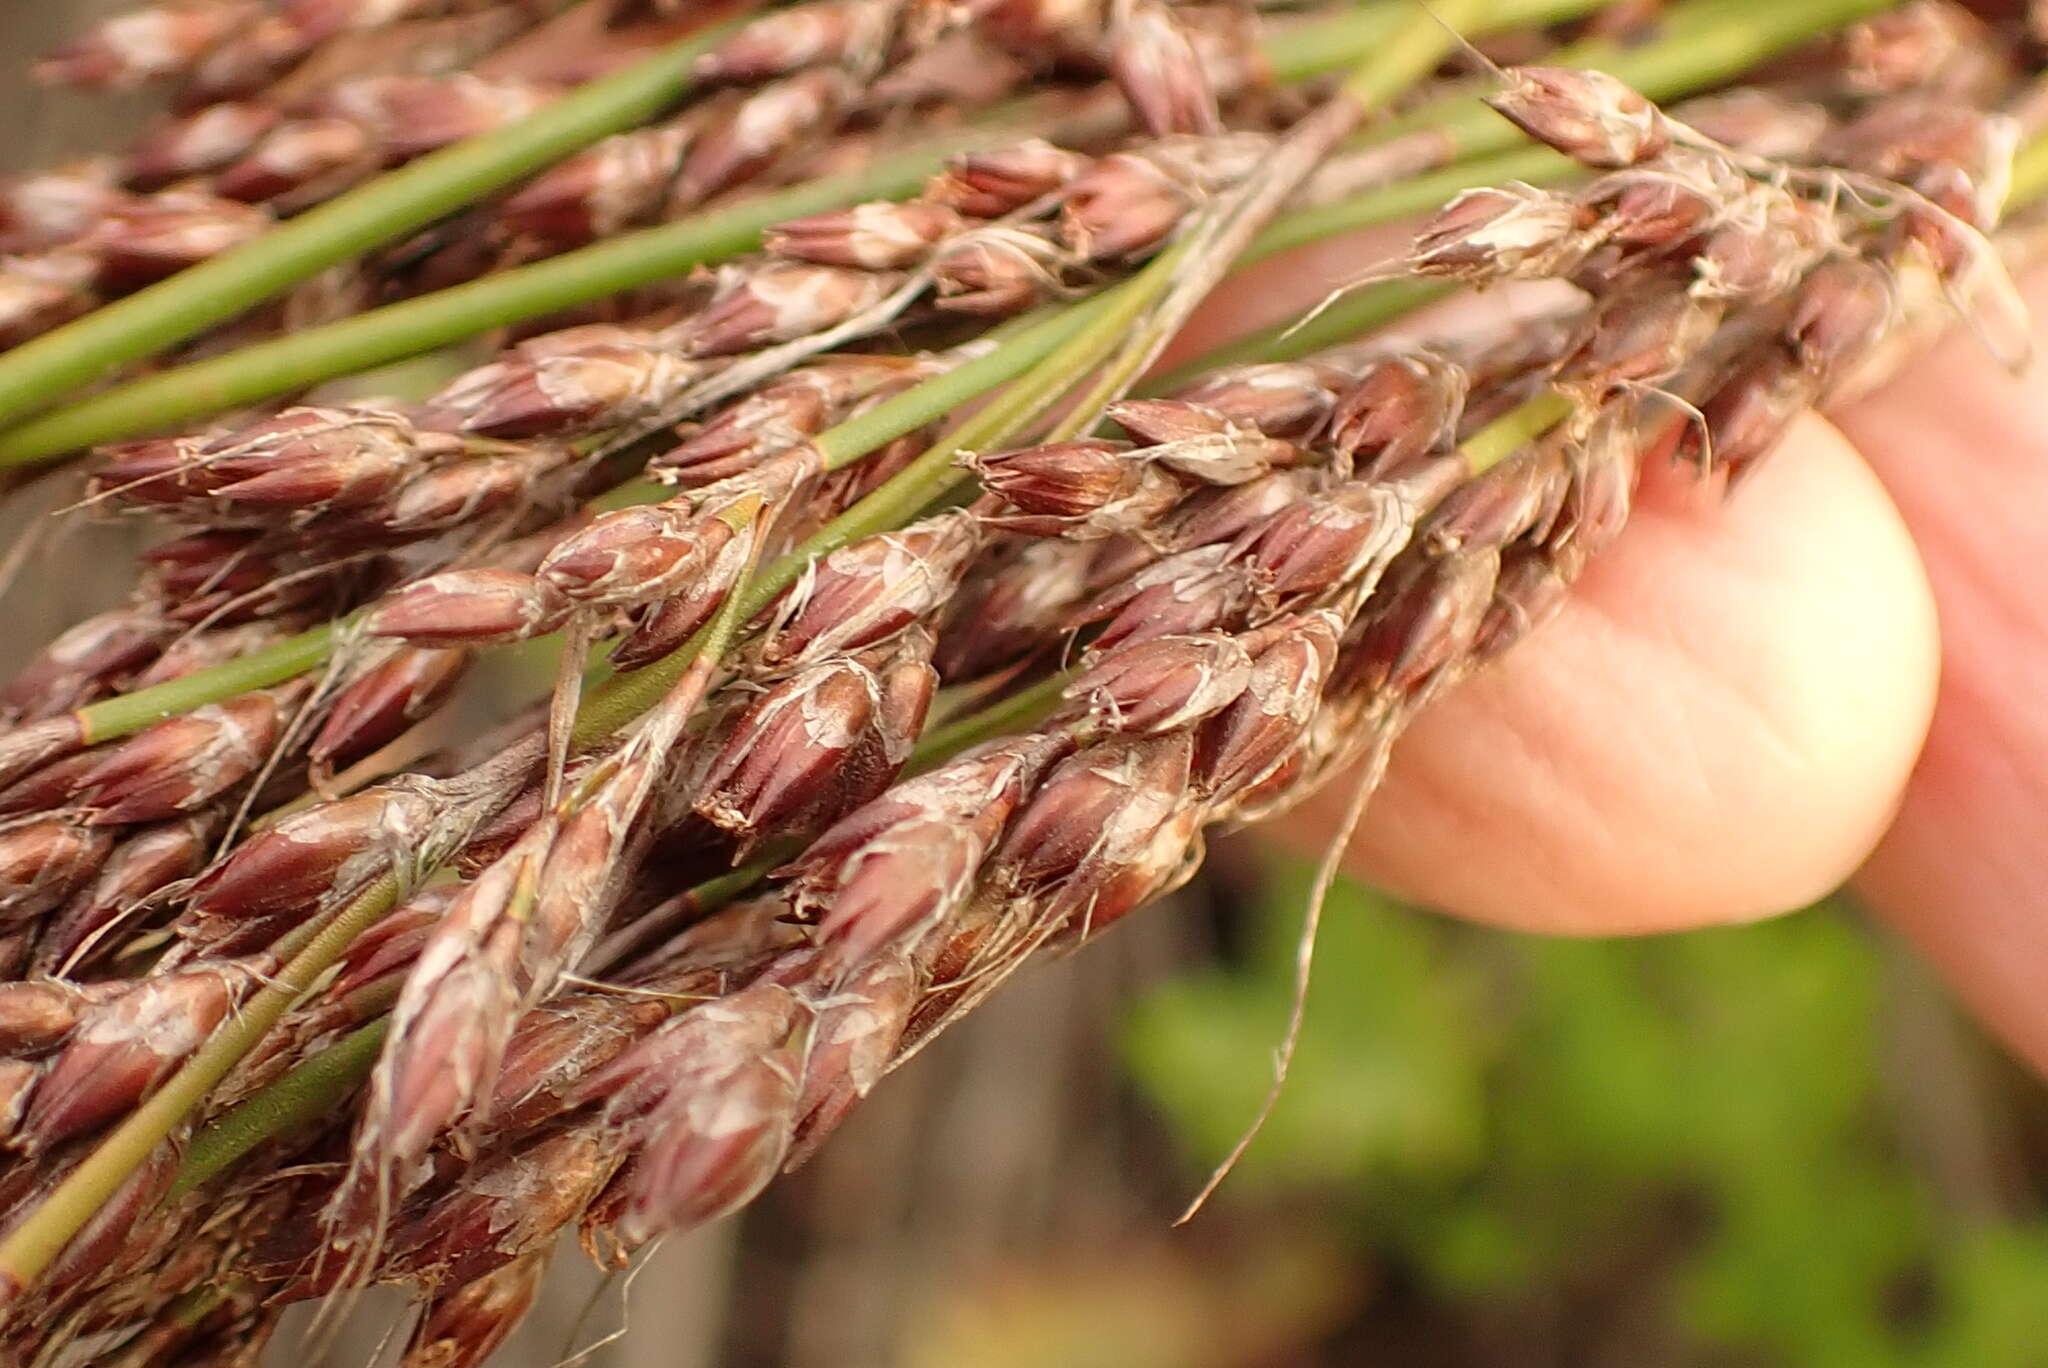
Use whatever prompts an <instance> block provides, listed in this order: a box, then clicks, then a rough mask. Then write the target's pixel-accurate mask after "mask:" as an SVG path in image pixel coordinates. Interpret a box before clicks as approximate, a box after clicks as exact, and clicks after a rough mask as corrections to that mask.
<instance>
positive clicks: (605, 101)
mask: <svg viewBox="0 0 2048 1368" xmlns="http://www.w3.org/2000/svg"><path fill="white" fill-rule="evenodd" d="M731 27H732V25H730V24H720V25H714V26H713V27H711V28H709V29H706V30H704V31H702V32H700V33H697V34H693V35H692V36H691V37H689V38H685V39H683V40H681V41H679V42H675V43H671V44H669V45H668V46H666V47H664V48H662V49H661V50H660V51H658V52H656V53H654V54H653V55H652V56H649V57H646V58H643V59H642V60H640V61H638V62H636V63H634V64H633V65H631V66H629V67H627V68H625V69H624V70H623V71H619V72H617V73H615V74H613V75H611V76H607V77H605V78H604V79H602V80H599V81H593V82H592V83H591V84H589V85H587V86H585V87H583V88H582V89H581V90H578V91H576V92H575V93H574V94H571V95H568V96H566V97H564V98H563V99H561V100H559V101H557V102H556V103H554V104H553V105H550V106H549V107H548V108H546V109H544V110H541V111H540V112H539V113H537V114H535V115H533V116H532V117H531V118H528V119H523V120H521V121H520V122H519V123H516V124H514V125H512V126H511V127H509V128H505V129H502V130H500V131H498V132H495V133H488V134H485V135H484V136H482V137H479V138H472V139H470V140H469V141H467V142H463V143H458V144H456V145H455V146H453V147H450V148H447V149H445V150H443V151H440V152H436V153H433V154H432V155H429V156H426V157H422V158H420V159H419V160H418V161H416V162H414V163H412V164H411V165H410V166H406V167H402V168H400V169H399V170H397V171H393V172H391V173H390V174H389V175H386V176H380V177H379V178H377V179H376V180H374V181H372V182H370V183H369V184H368V185H365V186H363V187H361V188H360V189H357V190H353V191H350V192H349V193H348V194H345V195H342V196H341V197H339V198H338V199H334V200H331V201H329V202H328V203H326V204H323V205H321V206H320V207H319V208H317V209H313V210H309V211H308V212H306V213H304V214H302V215H300V216H299V217H297V218H295V219H293V220H291V221H290V222H289V223H285V224H282V225H280V226H279V227H277V228H274V229H272V230H271V231H270V232H268V233H265V234H264V235H263V236H262V237H260V238H257V239H256V240H255V241H253V242H250V243H248V244H246V245H245V246H242V247H238V248H236V249H235V250H233V251H231V252H225V253H223V254H221V255H220V256H218V257H215V258H214V259H213V260H211V261H207V262H203V263H201V264H200V265H197V266H194V267H192V268H191V269H190V270H186V271H181V272H179V273H178V274H177V275H174V276H172V277H171V278H170V279H168V280H165V281H162V282H160V283H158V284H156V285H152V286H150V287H149V288H148V289H146V290H142V291H140V292H139V293H136V294H133V295H130V296H128V297H127V298H126V299H122V300H119V301H116V302H115V303H113V304H109V305H108V306H107V307H105V308H103V309H99V310H97V311H95V312H93V313H90V314H87V315H86V316H85V317H84V318H81V319H79V320H78V321H77V322H75V323H70V324H67V325H66V326H64V327H62V328H59V329H57V330H56V331H55V332H51V333H48V334H45V335H44V336H42V337H39V338H37V339H35V340H34V341H32V342H28V343H26V344H24V345H22V346H19V347H16V348H15V349H14V350H13V351H11V352H8V353H7V354H6V355H5V356H0V423H9V422H13V421H15V420H16V419H19V418H22V417H24V416H26V415H28V414H30V413H33V412H35V411H37V410H38V409H42V408H46V407H48V406H49V405H50V404H52V403H54V402H55V401H56V400H58V399H60V398H62V397H63V396H64V395H65V394H67V393H69V392H70V391H72V390H74V389H76V388H78V387H79V386H81V385H84V384H87V383H89V382H90V381H93V380H96V379H98V378H100V377H101V376H104V375H106V374H107V373H108V372H110V371H112V370H113V369H115V368H116V367H119V366H122V365H125V364H127V363H128V362H130V361H135V360H139V359H141V358H143V357H146V356H152V355H155V354H156V353H157V352H159V351H162V350H163V349H164V348H166V347H168V346H171V345H172V344H174V343H177V342H182V341H184V340H185V339H186V338H189V337H193V336H195V335H197V334H198V333H200V332H203V331H205V330H206V329H207V328H209V327H211V326H213V325H214V324H216V323H219V322H220V321H222V320H223V319H227V318H232V317H234V316H235V315H236V314H238V313H240V312H242V310H244V309H247V308H249V307H250V306H251V305H254V304H260V303H261V302H263V301H264V300H265V299H268V298H270V297H271V296H272V295H275V294H277V293H279V292H280V291H283V290H285V289H288V288H290V287H291V286H293V285H296V284H298V283H299V282H300V281H303V280H306V279H308V278H310V277H312V276H314V275H316V274H318V273H319V272H321V271H323V270H325V269H326V268H328V267H329V266H332V265H334V264H336V263H337V262H341V261H346V260H347V259H348V258H350V257H352V256H356V255H358V254H359V253H362V252H365V251H368V250H369V249H371V248H373V247H377V246H379V245H381V244H383V243H386V242H389V241H391V240H392V239H394V238H397V237H400V236H402V235H403V234H405V233H408V232H411V231H413V230H414V229H417V228H420V227H422V226H424V225H426V224H429V223H432V222H433V221H434V220H435V219H438V218H441V217H443V216H445V215H447V214H450V213H453V212H455V211H456V210H458V209H462V208H465V207H467V206H468V205H471V204H474V203H475V202H476V201H478V200H480V199H482V198H483V197H484V196H486V195H488V194H490V193H491V192H492V191H494V190H498V189H500V188H502V187H504V186H507V185H510V184H511V183H512V182H514V181H516V180H518V179H520V178H521V177H523V176H527V175H530V174H531V173H533V172H535V171H538V170H540V169H541V168H542V167H545V166H547V165H549V164H551V163H553V162H556V161H559V160H560V159H562V158H563V157H566V156H568V155H569V154H570V153H572V152H575V151H577V150H578V149H580V148H584V147H587V146H589V145H590V144H591V143H594V142H596V141H597V140H598V139H600V138H603V137H606V136H607V135H609V134H612V133H617V132H619V131H620V130H621V129H627V128H632V127H634V126H636V125H638V124H641V123H644V122H646V121H647V120H648V119H651V118H653V117H654V116H655V115H657V114H659V113H661V112H662V111H663V110H664V109H667V108H668V107H669V106H671V105H672V104H674V103H675V102H676V101H677V100H678V99H679V98H680V97H681V96H682V95H684V94H685V93H686V92H687V91H688V90H689V89H690V87H691V86H692V85H693V84H694V78H693V76H692V74H691V73H692V71H693V70H694V68H695V66H696V62H697V59H698V57H700V56H701V55H702V54H703V53H705V52H706V51H708V50H709V49H710V48H711V47H712V46H713V45H715V44H716V43H718V42H719V41H720V40H721V39H723V38H724V37H725V35H726V34H727V33H728V32H729V31H730V30H731Z"/></svg>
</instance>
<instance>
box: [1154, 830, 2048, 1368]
mask: <svg viewBox="0 0 2048 1368" xmlns="http://www.w3.org/2000/svg"><path fill="white" fill-rule="evenodd" d="M1274 882H1275V885H1276V887H1275V890H1274V894H1273V897H1272V899H1271V901H1270V905H1269V906H1268V907H1267V908H1266V909H1264V910H1263V911H1262V912H1261V913H1260V915H1259V916H1258V917H1257V919H1256V928H1257V935H1258V938H1259V939H1258V942H1257V944H1256V945H1255V947H1254V949H1253V953H1252V954H1251V956H1250V962H1249V963H1248V964H1246V965H1244V966H1240V967H1238V968H1236V969H1231V970H1217V971H1212V972H1208V973H1205V974H1201V975H1199V976H1195V977H1191V978H1187V979H1183V980H1181V981H1178V982H1175V983H1172V984H1170V985H1167V986H1165V987H1162V988H1160V989H1157V990H1156V991H1154V992H1152V993H1151V994H1150V995H1149V996H1148V997H1147V998H1146V999H1144V1000H1143V1001H1141V1002H1140V1003H1139V1004H1138V1006H1137V1008H1136V1010H1135V1011H1134V1013H1133V1015H1132V1018H1131V1020H1130V1024H1129V1029H1128V1032H1127V1036H1126V1039H1125V1042H1124V1043H1125V1046H1126V1056H1127V1059H1128V1062H1129V1065H1130V1067H1131V1069H1132V1071H1133V1073H1134V1075H1135V1077H1136V1079H1137V1080H1138V1082H1139V1084H1140V1086H1141V1088H1142V1089H1143V1090H1144V1091H1145V1093H1146V1094H1148V1095H1149V1097H1150V1098H1151V1099H1152V1100H1153V1101H1154V1102H1155V1103H1156V1104H1157V1105H1158V1107H1159V1108H1160V1109H1161V1110H1162V1111H1163V1112H1164V1113H1165V1115H1166V1116H1167V1117H1168V1118H1169V1121H1170V1122H1171V1124H1172V1126H1173V1128H1174V1131H1175V1134H1176V1135H1177V1136H1178V1137H1179V1139H1180V1140H1181V1142H1182V1144H1183V1145H1184V1147H1185V1149H1186V1150H1187V1152H1188V1155H1189V1158H1190V1161H1191V1163H1190V1167H1191V1170H1192V1169H1193V1168H1194V1167H1195V1166H1196V1165H1206V1164H1208V1163H1211V1162H1213V1161H1214V1160H1215V1159H1216V1158H1217V1157H1219V1156H1220V1155H1222V1154H1223V1153H1224V1152H1225V1151H1227V1150H1228V1149H1229V1147H1230V1145H1231V1144H1232V1143H1233V1142H1234V1141H1235V1140H1236V1139H1237V1137H1238V1135H1239V1133H1240V1132H1241V1130H1242V1128H1243V1126H1244V1125H1245V1124H1247V1122H1248V1121H1249V1119H1250V1118H1251V1116H1252V1115H1253V1114H1254V1112H1255V1110H1256V1108H1257V1106H1258V1103H1259V1099H1260V1097H1261V1096H1262V1094H1263V1092H1264V1090H1265V1088H1266V1086H1267V1083H1268V1080H1269V1077H1270V1070H1271V1067H1272V1057H1273V1056H1272V1051H1273V1048H1274V1046H1275V1045H1276V1044H1277V1042H1278V1040H1279V1037H1280V1033H1281V1030H1282V1023H1283V1022H1284V1020H1285V1016H1286V1012H1287V1007H1288V1001H1289V996H1290V993H1291V979H1292V972H1293V956H1294V949H1295V940H1296V937H1297V935H1298V931H1299V926H1300V913H1301V908H1302V905H1303V899H1304V897H1305V896H1306V879H1305V878H1304V877H1302V876H1301V875H1300V874H1299V872H1298V871H1292V870H1290V871H1287V872H1286V873H1285V874H1284V875H1283V876H1282V877H1279V878H1276V879H1275V881H1274ZM1887 991H1888V980H1887V975H1886V966H1885V962H1884V954H1883V950H1882V948H1881V946H1880V945H1879V944H1878V943H1877V942H1876V941H1875V940H1874V938H1873V937H1872V935H1871V934H1870V933H1869V932H1868V931H1867V930H1865V929H1864V928H1863V927H1861V926H1860V925H1858V924H1857V922H1856V921H1855V920H1854V918H1853V917H1852V916H1850V915H1848V914H1846V913H1844V912H1842V911H1841V910H1839V909H1834V908H1829V907H1822V908H1817V909H1814V910H1811V911H1808V912H1804V913H1800V914H1798V915H1795V916H1790V917H1786V918H1782V919H1780V920H1777V921H1773V922H1769V923H1766V924H1762V925H1757V926H1751V927H1743V928H1735V929H1727V930H1716V931H1708V932H1698V933H1693V934H1688V935H1681V936H1667V937H1660V938H1655V939H1647V940H1633V941H1622V940H1615V941H1604V942H1603V941H1565V940H1548V939H1539V938H1535V937H1523V936H1510V935H1506V934H1502V933H1495V932H1487V931H1482V930H1478V929H1475V928H1470V927H1462V926H1456V925H1453V924H1451V923H1448V922H1446V921H1443V920H1441V919H1437V918H1433V917H1429V916H1426V915H1424V914H1421V913H1418V912H1415V911H1412V910H1409V909H1405V908H1403V907H1401V906H1399V905H1398V904H1395V903H1392V902H1390V901H1388V900H1386V899H1384V898H1380V897H1378V896H1376V895H1374V894H1373V893H1371V892H1370V891H1368V890H1366V889H1364V888H1361V887H1358V886H1355V885H1354V886H1348V887H1343V886H1340V888H1339V890H1338V891H1337V893H1336V894H1335V895H1334V896H1333V898H1332V901H1331V905H1330V907H1329V909H1328V911H1327V913H1326V915H1325V918H1324V921H1323V932H1322V938H1321V942H1320V945H1319V948H1318V952H1317V968H1316V979H1315V985H1314V988H1313V991H1312V992H1311V995H1310V1002H1309V1015H1308V1023H1307V1029H1306V1033H1305V1034H1304V1036H1303V1039H1302V1042H1301V1046H1300V1050H1299V1053H1298V1055H1297V1058H1296V1063H1295V1065H1294V1068H1293V1071H1292V1074H1291V1077H1290V1080H1289V1083H1288V1088H1287V1092H1286V1094H1285V1096H1284V1097H1283V1099H1282V1101H1281V1103H1280V1105H1279V1107H1278V1109H1277V1110H1276V1112H1275V1114H1274V1116H1273V1118H1272V1120H1271V1122H1270V1123H1269V1124H1268V1126H1267V1127H1266V1129H1265V1131H1264V1133H1263V1134H1262V1135H1261V1136H1260V1138H1259V1140H1258V1142H1257V1143H1256V1144H1255V1145H1254V1147H1253V1149H1252V1150H1251V1152H1250V1154H1249V1155H1248V1156H1247V1159H1246V1161H1245V1163H1244V1164H1243V1165H1242V1166H1241V1167H1240V1169H1239V1171H1238V1172H1237V1173H1236V1174H1235V1175H1234V1176H1233V1177H1232V1179H1231V1182H1230V1184H1229V1185H1227V1186H1226V1188H1225V1191H1224V1198H1223V1200H1226V1201H1228V1200H1237V1201H1244V1200H1246V1199H1249V1198H1258V1199H1260V1200H1262V1201H1271V1200H1284V1199H1286V1198H1287V1197H1288V1196H1290V1195H1299V1196H1302V1197H1306V1198H1313V1199H1315V1202H1316V1203H1319V1204H1320V1206H1321V1208H1322V1209H1325V1210H1329V1211H1333V1212H1334V1213H1336V1214H1335V1215H1333V1216H1332V1217H1331V1218H1330V1219H1332V1220H1335V1221H1337V1222H1338V1223H1340V1224H1341V1225H1343V1226H1344V1227H1345V1229H1346V1231H1347V1233H1348V1236H1349V1238H1350V1239H1351V1240H1353V1241H1354V1242H1356V1243H1357V1244H1358V1245H1359V1246H1360V1247H1362V1248H1365V1249H1367V1250H1369V1251H1370V1252H1372V1253H1374V1254H1376V1255H1377V1256H1379V1257H1381V1258H1383V1259H1391V1260H1396V1261H1398V1262H1399V1263H1401V1264H1402V1265H1403V1266H1405V1267H1408V1268H1410V1269H1413V1270H1415V1271H1417V1272H1418V1273H1419V1275H1420V1276H1421V1278H1422V1279H1423V1280H1424V1281H1425V1283H1426V1285H1427V1287H1428V1290H1429V1292H1430V1294H1431V1295H1432V1296H1434V1297H1437V1298H1440V1299H1443V1300H1445V1301H1447V1302H1449V1303H1451V1304H1453V1305H1457V1304H1467V1305H1493V1306H1498V1305H1500V1304H1503V1303H1507V1304H1513V1303H1515V1302H1516V1301H1518V1300H1520V1301H1528V1300H1532V1299H1543V1298H1545V1297H1549V1298H1550V1299H1551V1300H1553V1301H1554V1300H1555V1299H1556V1291H1557V1289H1559V1288H1561V1287H1567V1288H1568V1287H1570V1286H1573V1285H1580V1286H1583V1285H1586V1284H1587V1283H1588V1282H1589V1281H1598V1280H1606V1281H1607V1282H1609V1283H1610V1284H1611V1283H1614V1282H1621V1283H1624V1284H1637V1285H1639V1288H1640V1290H1639V1295H1640V1297H1641V1298H1642V1299H1644V1300H1645V1301H1647V1302H1648V1303H1649V1304H1650V1305H1651V1306H1653V1307H1654V1308H1655V1314H1656V1315H1657V1316H1658V1317H1659V1318H1660V1320H1661V1322H1662V1325H1661V1331H1662V1334H1663V1336H1664V1337H1665V1338H1666V1339H1667V1340H1668V1339H1669V1338H1670V1337H1671V1336H1676V1337H1678V1339H1679V1340H1681V1341H1682V1342H1684V1343H1686V1344H1688V1345H1691V1346H1694V1347H1696V1348H1698V1349H1699V1350H1701V1351H1702V1354H1703V1355H1704V1360H1703V1361H1711V1360H1712V1357H1713V1356H1712V1354H1711V1353H1708V1352H1707V1351H1710V1350H1716V1349H1720V1350H1726V1351H1729V1352H1733V1353H1736V1354H1738V1355H1739V1356H1740V1361H1745V1362H1756V1361H1761V1362H1766V1363H1786V1364H1798V1365H1802V1366H1803V1365H1822V1366H1823V1368H1829V1366H1831V1365H1843V1366H1844V1368H1848V1366H1849V1365H1854V1366H1855V1368H1889V1366H1890V1365H1899V1366H1900V1368H1952V1366H1953V1368H2034V1366H2035V1365H2041V1364H2048V1219H2043V1218H2042V1217H2041V1216H2040V1215H2039V1214H2037V1213H2036V1214H2020V1215H2006V1216H1993V1217H1990V1218H1988V1219H1984V1218H1979V1219H1967V1220H1966V1219H1962V1218H1961V1217H1960V1216H1959V1214H1958V1213H1957V1212H1955V1211H1953V1210H1950V1209H1948V1208H1946V1207H1945V1206H1944V1204H1943V1203H1942V1202H1941V1201H1940V1200H1939V1199H1937V1197H1936V1196H1935V1195H1934V1193H1933V1192H1932V1191H1931V1190H1930V1185H1929V1184H1928V1182H1927V1181H1926V1179H1925V1177H1924V1175H1923V1173H1922V1172H1921V1171H1920V1169H1919V1168H1918V1167H1916V1166H1915V1165H1913V1164H1912V1163H1909V1162H1908V1161H1907V1160H1906V1159H1905V1158H1904V1157H1902V1154H1901V1149H1902V1146H1901V1144H1900V1140H1899V1135H1898V1131H1899V1124H1898V1119H1897V1118H1898V1115H1899V1108H1900V1106H1901V1105H1907V1106H1910V1105H1911V1100H1912V1099H1911V1098H1907V1099H1906V1100H1905V1102H1904V1103H1903V1104H1902V1103H1901V1102H1899V1101H1898V1100H1897V1098H1896V1089H1892V1090H1890V1091H1888V1089H1887V1080H1886V1077H1885V1075H1884V1071H1883V1065H1884V1060H1885V1053H1884V1048H1883V1041H1884V1039H1885V1024H1886V1023H1885V1015H1884V1014H1885V1012H1886V1010H1887V1003H1886V994H1887ZM1333 1198H1334V1200H1333ZM1303 1205H1310V1203H1303ZM1682 1357H1683V1359H1684V1361H1694V1359H1695V1357H1696V1356H1695V1355H1692V1354H1687V1355H1684V1356H1682Z"/></svg>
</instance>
